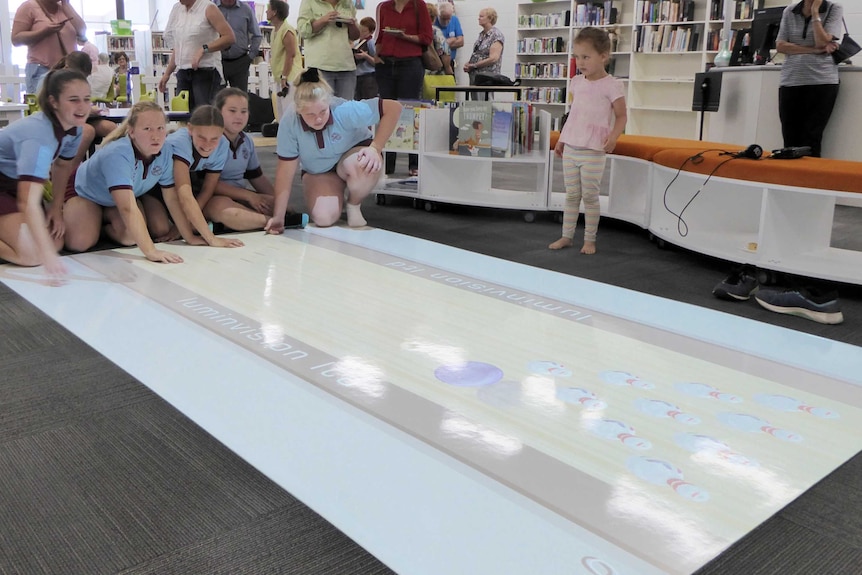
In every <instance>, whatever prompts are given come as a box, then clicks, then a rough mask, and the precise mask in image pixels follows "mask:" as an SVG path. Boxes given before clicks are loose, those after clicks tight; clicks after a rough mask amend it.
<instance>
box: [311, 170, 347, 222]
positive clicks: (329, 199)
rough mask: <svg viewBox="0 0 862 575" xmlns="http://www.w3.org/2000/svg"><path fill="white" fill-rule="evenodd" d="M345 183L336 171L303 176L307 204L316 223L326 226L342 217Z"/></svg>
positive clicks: (312, 219)
mask: <svg viewBox="0 0 862 575" xmlns="http://www.w3.org/2000/svg"><path fill="white" fill-rule="evenodd" d="M345 185H346V184H345V182H344V180H342V179H341V178H340V177H339V175H338V174H337V173H335V172H334V171H329V172H326V173H324V174H305V175H303V176H302V188H303V192H304V194H305V205H306V207H307V209H308V211H309V217H310V218H311V221H312V222H314V224H315V225H317V226H320V227H322V228H326V227H329V226H331V225H333V224H334V223H336V222H337V221H338V220H339V219H340V218H341V208H342V204H343V203H344V187H345Z"/></svg>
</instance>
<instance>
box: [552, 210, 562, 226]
mask: <svg viewBox="0 0 862 575" xmlns="http://www.w3.org/2000/svg"><path fill="white" fill-rule="evenodd" d="M554 221H555V222H557V223H558V224H561V223H563V212H557V213H556V214H554Z"/></svg>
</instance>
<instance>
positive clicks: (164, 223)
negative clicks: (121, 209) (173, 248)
mask: <svg viewBox="0 0 862 575" xmlns="http://www.w3.org/2000/svg"><path fill="white" fill-rule="evenodd" d="M152 192H153V191H152V190H151V191H150V192H148V193H146V194H144V195H143V196H141V197H140V198H138V202H140V205H141V213H142V214H144V220H146V222H147V231H149V232H150V237H151V238H153V239H154V240H155V241H157V242H158V241H165V240H167V239H169V238H172V237H173V236H176V237H179V232H177V231H176V228H174V227H173V224H172V223H171V219H170V217H169V216H168V209H167V208H166V207H165V204H164V202H163V201H162V200H161V199H160V198H161V194H160V192H161V188H159V194H158V195H156V194H153V193H152ZM172 230H174V234H173V236H172V234H171V231H172ZM174 239H175V238H174Z"/></svg>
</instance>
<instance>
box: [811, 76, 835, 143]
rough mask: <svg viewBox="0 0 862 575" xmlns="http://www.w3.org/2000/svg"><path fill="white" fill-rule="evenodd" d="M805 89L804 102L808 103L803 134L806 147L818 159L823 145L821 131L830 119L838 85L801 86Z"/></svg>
mask: <svg viewBox="0 0 862 575" xmlns="http://www.w3.org/2000/svg"><path fill="white" fill-rule="evenodd" d="M803 88H807V90H805V92H806V98H805V99H806V100H807V101H808V106H807V112H806V114H805V116H804V117H803V118H804V122H805V132H806V135H805V137H806V139H807V140H808V142H809V143H808V144H806V145H808V146H811V155H812V156H814V157H815V158H819V157H820V151H821V147H822V143H823V131H824V130H825V129H826V125H827V124H828V123H829V118H831V117H832V110H833V109H834V108H835V100H837V99H838V84H825V85H822V86H803Z"/></svg>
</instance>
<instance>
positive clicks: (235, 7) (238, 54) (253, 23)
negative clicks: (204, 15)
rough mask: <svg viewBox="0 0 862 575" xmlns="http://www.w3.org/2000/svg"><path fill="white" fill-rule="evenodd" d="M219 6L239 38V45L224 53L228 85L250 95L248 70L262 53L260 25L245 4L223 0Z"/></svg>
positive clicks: (223, 62)
mask: <svg viewBox="0 0 862 575" xmlns="http://www.w3.org/2000/svg"><path fill="white" fill-rule="evenodd" d="M216 5H217V6H218V9H219V10H221V13H222V14H224V17H225V19H226V20H227V23H228V24H230V27H231V28H232V29H233V33H234V35H235V36H236V42H235V43H233V44H231V45H230V46H229V47H228V48H227V49H225V50H222V53H221V65H222V71H223V73H224V79H225V82H226V83H227V84H228V85H230V86H232V87H234V88H239V89H240V90H242V91H243V92H248V69H249V66H251V63H252V61H253V60H254V58H255V56H257V54H258V51H259V50H260V41H261V35H260V26H258V23H257V18H256V17H255V15H254V10H252V9H251V7H250V6H249V5H248V4H246V3H245V2H241V1H240V0H220V1H216Z"/></svg>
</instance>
